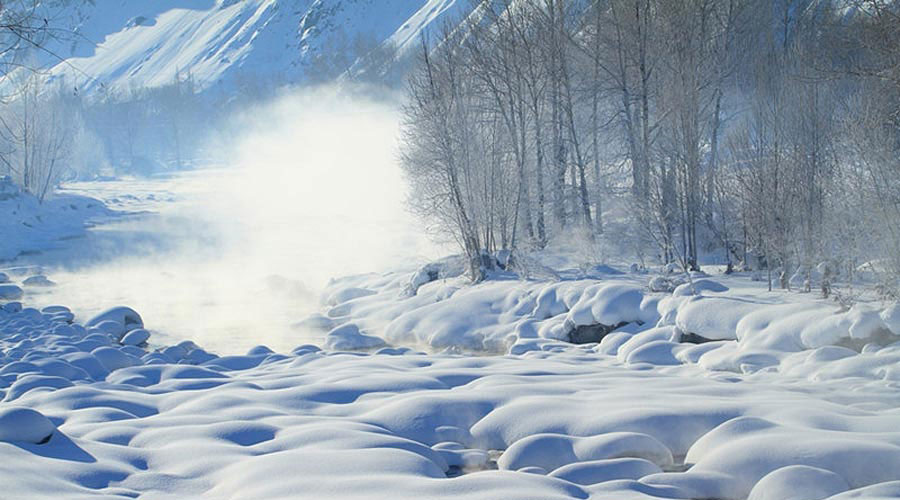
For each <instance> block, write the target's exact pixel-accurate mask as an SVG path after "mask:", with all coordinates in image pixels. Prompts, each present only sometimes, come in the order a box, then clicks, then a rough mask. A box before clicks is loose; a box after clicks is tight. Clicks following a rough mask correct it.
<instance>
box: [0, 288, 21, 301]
mask: <svg viewBox="0 0 900 500" xmlns="http://www.w3.org/2000/svg"><path fill="white" fill-rule="evenodd" d="M22 295H23V293H22V289H21V288H19V287H18V286H16V285H8V284H7V285H0V300H19V299H21V298H22Z"/></svg>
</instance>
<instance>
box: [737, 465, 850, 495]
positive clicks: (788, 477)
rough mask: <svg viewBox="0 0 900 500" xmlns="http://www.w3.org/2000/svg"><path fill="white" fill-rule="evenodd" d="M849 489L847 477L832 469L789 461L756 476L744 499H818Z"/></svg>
mask: <svg viewBox="0 0 900 500" xmlns="http://www.w3.org/2000/svg"><path fill="white" fill-rule="evenodd" d="M849 489H850V485H849V484H847V481H846V480H845V479H844V478H842V477H841V476H839V475H837V474H835V473H834V472H831V471H829V470H825V469H820V468H817V467H810V466H807V465H791V466H787V467H782V468H780V469H777V470H775V471H772V472H770V473H769V474H767V475H766V476H765V477H763V478H762V479H760V480H759V481H758V482H757V483H756V486H754V487H753V490H752V491H751V492H750V497H749V499H748V500H783V499H787V498H797V499H800V498H806V499H821V498H829V497H831V496H834V495H837V494H838V493H843V492H845V491H847V490H849Z"/></svg>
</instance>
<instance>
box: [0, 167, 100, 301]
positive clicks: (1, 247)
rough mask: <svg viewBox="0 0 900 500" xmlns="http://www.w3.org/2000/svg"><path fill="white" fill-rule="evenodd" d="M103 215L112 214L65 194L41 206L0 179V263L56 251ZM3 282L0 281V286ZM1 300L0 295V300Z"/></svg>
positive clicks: (33, 281)
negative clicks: (25, 255)
mask: <svg viewBox="0 0 900 500" xmlns="http://www.w3.org/2000/svg"><path fill="white" fill-rule="evenodd" d="M104 215H112V212H111V211H110V210H109V209H107V208H106V206H105V205H104V204H103V203H102V202H100V201H98V200H95V199H93V198H89V197H86V196H77V195H71V194H65V195H59V196H56V197H51V198H49V199H46V200H44V202H43V203H41V202H39V201H38V199H37V198H35V197H34V196H32V195H30V194H27V193H23V192H21V191H20V190H19V188H18V187H16V186H15V185H14V184H13V183H12V181H11V180H10V179H9V177H5V176H0V234H2V235H3V237H2V238H0V261H4V260H11V259H13V258H15V257H16V256H18V255H19V254H21V253H23V252H40V251H45V250H48V249H52V248H59V247H60V246H61V241H63V240H65V239H68V238H75V237H80V236H83V235H84V232H85V227H86V225H87V224H89V223H90V221H91V220H92V219H95V218H98V217H100V216H104ZM4 276H6V275H5V274H4ZM7 280H8V276H7ZM7 280H3V279H0V283H4V282H5V281H7ZM29 280H30V281H29V282H28V283H26V284H28V285H32V286H48V285H50V284H52V283H50V282H49V280H46V277H45V279H44V280H41V279H40V278H38V277H35V278H33V279H32V278H29ZM4 298H5V297H4V296H3V295H0V299H4ZM6 300H9V298H6ZM13 300H15V299H13Z"/></svg>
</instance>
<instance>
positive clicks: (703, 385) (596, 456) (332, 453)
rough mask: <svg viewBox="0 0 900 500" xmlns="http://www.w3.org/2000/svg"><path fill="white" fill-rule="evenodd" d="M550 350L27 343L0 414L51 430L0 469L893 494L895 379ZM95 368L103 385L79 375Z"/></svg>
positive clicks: (284, 489) (18, 448)
mask: <svg viewBox="0 0 900 500" xmlns="http://www.w3.org/2000/svg"><path fill="white" fill-rule="evenodd" d="M0 318H2V319H0V324H3V325H4V326H5V328H6V329H7V330H6V331H8V328H9V323H7V322H4V321H3V320H6V319H7V318H9V316H8V315H5V314H4V313H0ZM37 323H38V321H35V324H37ZM58 334H59V335H60V336H64V335H65V334H64V332H63V331H62V330H61V331H60V332H58ZM74 341H75V339H73V340H72V342H74ZM65 345H66V341H64V340H62V339H57V342H56V347H57V348H60V349H62V348H63V347H64V346H65ZM7 346H8V344H7ZM101 349H102V348H101ZM551 351H555V352H548V351H533V352H529V353H526V354H524V355H522V356H505V357H466V356H450V355H430V356H429V355H420V354H416V353H414V352H412V351H404V350H402V349H401V350H388V351H384V353H383V354H374V355H360V354H353V353H336V352H332V353H326V352H320V351H318V350H317V349H316V348H313V347H305V348H304V347H301V348H300V349H297V350H296V351H295V352H294V353H292V354H288V355H281V354H273V353H271V352H270V351H267V350H265V349H255V350H253V351H252V352H251V353H250V354H248V355H246V356H232V357H224V358H219V359H213V360H211V361H207V362H205V363H203V364H202V365H201V366H190V365H184V364H181V365H172V364H156V365H147V366H133V367H125V368H119V369H116V370H114V371H112V373H110V374H109V375H107V376H105V380H102V379H103V376H104V375H103V368H102V367H101V368H96V366H99V365H95V364H90V363H87V362H86V361H85V360H86V359H91V358H96V359H101V360H102V362H103V363H107V364H112V365H114V366H115V365H116V364H117V363H124V364H125V365H127V364H130V363H133V362H135V361H130V362H129V361H127V360H126V361H121V362H119V361H116V360H115V359H113V357H112V356H109V355H108V353H106V352H102V353H101V352H99V351H96V350H95V351H94V353H95V354H93V355H88V357H87V358H85V357H84V356H83V355H78V354H71V355H62V357H66V356H68V358H67V359H71V360H72V361H71V363H68V362H59V361H58V362H57V363H56V364H50V363H47V357H46V355H44V356H34V355H32V356H26V357H27V358H28V359H29V360H30V361H29V362H32V364H34V365H39V367H38V368H33V367H29V366H26V365H25V364H23V362H18V363H7V364H6V365H5V368H4V369H2V370H0V374H2V375H3V377H4V380H5V381H6V380H11V379H14V378H15V375H13V374H14V373H15V372H22V373H20V374H19V375H18V377H19V378H18V380H17V381H15V382H14V383H13V384H12V385H11V386H10V387H8V388H7V389H4V391H5V393H6V401H4V402H3V403H0V413H2V412H5V411H7V410H8V409H9V408H10V407H11V406H13V405H15V406H24V407H30V408H33V409H36V410H38V411H39V412H41V413H42V414H44V415H46V416H47V417H49V419H50V420H51V421H52V422H53V423H54V424H56V425H57V426H58V429H57V430H56V431H55V432H54V433H53V435H52V437H51V438H50V440H49V442H47V443H44V444H35V443H25V442H16V441H14V440H10V439H9V438H8V437H5V438H3V437H0V453H2V456H3V460H2V461H0V480H2V482H3V485H4V489H3V492H4V495H7V497H8V498H34V497H55V498H63V497H64V498H89V497H99V496H103V497H106V498H109V497H114V498H119V497H121V498H128V497H136V496H138V495H140V496H141V498H193V497H203V498H235V499H238V498H241V499H243V498H316V499H321V498H392V499H393V498H443V497H447V498H478V499H486V500H487V499H497V498H510V499H552V498H581V499H583V498H609V499H630V498H634V499H652V498H682V499H696V498H723V499H725V498H727V499H743V498H747V497H748V495H750V498H753V499H763V498H770V499H784V498H826V497H828V498H830V497H831V495H837V494H840V493H842V492H844V491H847V490H851V489H857V488H865V487H869V486H871V485H878V486H874V487H873V489H871V490H863V492H860V494H859V496H858V497H857V496H854V497H853V498H896V497H897V495H898V494H900V482H898V480H900V430H898V423H900V411H898V404H900V391H898V390H897V387H896V385H895V384H890V383H887V382H885V381H881V380H870V379H862V378H845V379H841V380H832V381H821V382H811V381H810V380H808V379H805V378H802V377H800V378H798V377H792V376H783V375H780V374H776V373H758V374H755V375H740V374H734V373H716V372H705V371H704V370H702V369H701V368H699V367H697V366H677V367H654V366H651V365H641V366H632V367H625V366H623V365H621V364H620V363H619V362H618V361H617V360H616V359H615V358H614V357H609V356H604V355H600V354H597V353H595V352H592V351H591V349H590V348H575V347H571V348H555V349H552V350H551ZM73 352H74V351H73ZM170 354H172V352H171V351H170ZM172 355H175V354H172ZM870 356H876V355H874V354H873V355H870ZM157 357H159V356H158V355H157ZM42 358H43V359H42ZM146 359H147V360H148V361H147V362H151V361H150V359H152V356H151V357H149V358H146ZM103 363H101V365H102V364H103ZM819 364H820V365H821V364H822V363H821V362H820V363H819ZM75 365H78V366H83V367H85V368H84V369H79V370H80V371H76V370H73V369H72V368H71V367H72V366H75ZM92 366H94V367H95V368H93V369H91V368H90V367H92ZM89 370H91V371H94V370H96V374H94V375H93V376H95V377H98V378H100V379H101V381H99V382H93V383H91V382H90V381H89V380H78V377H79V376H83V375H84V374H88V371H89ZM29 371H30V372H34V373H38V372H39V373H44V375H37V374H34V373H32V374H30V375H29V374H28V373H27V372H29ZM68 372H71V373H69V374H68V375H65V374H66V373H68ZM63 376H64V377H63ZM90 377H91V375H90V374H88V379H89V378H90ZM68 379H75V385H74V386H71V384H72V382H70V381H69V380H68ZM56 387H61V388H59V389H54V388H56ZM0 418H2V417H0ZM22 426H23V427H24V428H28V427H27V423H26V424H22ZM2 441H7V442H2ZM448 476H449V477H448ZM891 481H894V482H893V483H891ZM865 491H870V492H869V493H865ZM834 498H845V497H841V496H838V497H834ZM846 498H849V496H848V497H846Z"/></svg>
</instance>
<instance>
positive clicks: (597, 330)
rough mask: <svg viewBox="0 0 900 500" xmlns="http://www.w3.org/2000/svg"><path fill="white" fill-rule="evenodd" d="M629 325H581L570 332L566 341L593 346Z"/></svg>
mask: <svg viewBox="0 0 900 500" xmlns="http://www.w3.org/2000/svg"><path fill="white" fill-rule="evenodd" d="M627 324H628V323H619V324H618V325H612V326H610V325H601V324H594V325H579V326H576V327H575V328H572V329H571V330H570V331H569V333H568V334H567V335H566V339H567V341H568V342H571V343H573V344H592V343H595V342H600V341H601V340H603V337H606V336H607V335H608V334H609V333H610V332H612V331H613V330H616V329H618V328H621V327H623V326H625V325H627Z"/></svg>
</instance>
